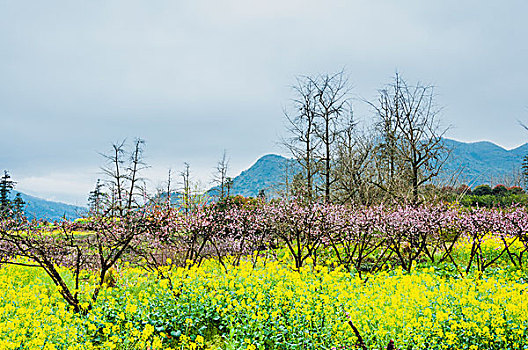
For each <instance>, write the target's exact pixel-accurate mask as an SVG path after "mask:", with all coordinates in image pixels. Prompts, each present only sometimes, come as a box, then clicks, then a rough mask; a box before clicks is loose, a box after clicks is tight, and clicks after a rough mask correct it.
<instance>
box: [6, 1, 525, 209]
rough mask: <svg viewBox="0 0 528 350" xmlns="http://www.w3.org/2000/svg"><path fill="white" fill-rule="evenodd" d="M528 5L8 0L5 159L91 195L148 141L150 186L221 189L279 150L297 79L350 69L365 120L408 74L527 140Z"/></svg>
mask: <svg viewBox="0 0 528 350" xmlns="http://www.w3.org/2000/svg"><path fill="white" fill-rule="evenodd" d="M526 13H528V2H526V1H514V0H512V1H500V2H499V1H481V0H480V1H470V0H468V1H452V0H444V1H423V0H415V1H410V0H400V1H389V0H362V1H359V0H358V1H355V0H326V1H312V0H266V1H262V0H257V1H253V0H187V1H180V0H171V1H163V0H156V1H152V0H144V1H136V0H119V1H117V0H91V1H66V0H63V1H55V0H48V1H39V0H33V1H30V0H26V1H24V0H22V1H21V0H0V123H1V124H0V125H1V126H0V135H1V136H0V150H1V151H0V170H8V171H9V172H10V174H11V175H12V177H13V179H14V180H15V181H17V183H18V184H17V189H18V190H20V191H22V192H25V193H27V194H31V195H36V196H39V197H42V198H45V199H51V200H57V201H62V202H66V203H71V204H78V205H86V198H87V196H88V193H89V191H91V190H92V189H93V187H94V185H95V182H96V179H97V178H101V177H102V174H101V171H100V167H101V166H102V165H104V159H103V158H102V156H101V153H107V152H108V151H110V149H111V146H112V144H113V143H116V142H120V141H122V140H124V139H127V140H129V141H133V140H134V138H137V137H140V138H142V139H144V140H145V141H146V148H145V153H144V155H145V161H146V162H147V163H148V164H149V165H150V166H151V167H150V168H149V169H148V171H147V173H146V174H145V176H146V177H148V178H149V179H150V180H149V186H150V187H151V188H156V187H158V186H162V184H163V182H164V181H165V180H166V178H167V173H168V170H169V169H172V171H173V172H174V173H176V174H177V173H178V172H179V171H181V170H182V169H183V164H184V162H188V163H189V164H190V169H191V172H192V174H193V178H194V180H195V181H197V182H199V183H200V186H202V187H203V188H207V187H209V186H210V181H211V178H212V175H211V174H212V172H213V169H214V168H215V166H216V163H217V162H218V160H219V159H220V158H221V157H222V153H223V151H224V150H225V151H226V154H227V156H228V158H229V164H230V175H231V176H236V175H238V174H239V173H240V171H242V170H244V169H247V168H248V167H250V166H251V165H252V164H253V163H254V162H255V161H256V160H257V159H258V158H259V157H260V156H262V155H265V154H269V153H277V154H283V155H288V154H287V152H286V151H285V150H284V149H283V148H282V147H281V146H280V138H281V136H283V135H284V130H285V118H284V113H283V112H284V109H285V108H287V106H288V105H289V101H290V100H291V99H292V98H293V97H294V93H293V91H292V88H291V86H292V85H293V84H294V83H295V79H296V77H297V76H302V75H315V74H324V73H333V72H336V71H339V70H341V69H344V70H345V72H346V74H347V76H348V78H349V81H350V83H351V85H352V90H351V98H352V99H353V106H354V110H355V115H356V116H357V117H358V118H359V119H362V120H363V121H364V122H365V123H368V122H369V121H370V120H372V117H373V113H372V111H371V110H369V108H367V107H366V106H365V103H364V100H371V101H372V100H375V99H376V96H377V91H378V89H380V88H382V87H383V86H384V85H386V84H388V83H390V82H391V79H392V77H393V76H394V74H395V73H396V72H398V73H399V74H401V75H402V77H403V78H404V79H405V80H406V81H407V82H408V83H411V84H413V83H416V82H421V83H423V84H431V85H434V86H435V89H436V90H435V91H436V94H437V95H436V103H437V104H438V105H439V106H441V107H442V111H441V114H440V118H441V120H442V124H443V125H444V126H445V127H447V126H449V131H448V132H447V134H446V136H447V137H450V138H454V139H457V140H461V141H480V140H488V141H492V142H494V143H497V144H499V145H501V146H503V147H505V148H508V149H510V148H514V147H516V146H519V145H520V144H523V143H525V142H527V141H528V132H527V131H526V130H524V129H522V128H521V127H520V126H519V123H518V121H519V120H521V121H524V122H526V123H528V98H527V97H528V96H527V93H528V85H527V84H526V82H525V79H526V77H528V65H527V64H526V62H528V46H527V45H526V38H527V37H528V22H527V21H526Z"/></svg>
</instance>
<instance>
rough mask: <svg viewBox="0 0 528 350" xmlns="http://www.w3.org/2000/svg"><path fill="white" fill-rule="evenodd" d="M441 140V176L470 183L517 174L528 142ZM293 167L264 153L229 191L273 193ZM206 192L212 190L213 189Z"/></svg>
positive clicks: (492, 181)
mask: <svg viewBox="0 0 528 350" xmlns="http://www.w3.org/2000/svg"><path fill="white" fill-rule="evenodd" d="M445 143H446V146H447V147H448V148H450V149H451V150H452V151H451V154H450V156H449V158H448V160H447V162H446V163H445V164H444V168H443V172H442V175H441V176H442V178H443V179H444V180H446V181H447V180H448V179H450V178H452V177H454V178H456V179H457V180H458V182H459V183H467V184H470V185H471V186H475V185H479V184H484V183H489V184H491V185H493V184H497V183H507V182H508V181H510V180H511V179H512V178H513V177H514V176H518V175H519V173H520V169H521V165H522V159H523V157H524V156H525V155H527V154H528V143H527V144H524V145H522V146H519V147H517V148H515V149H512V150H506V149H504V148H502V147H500V146H498V145H496V144H494V143H492V142H487V141H483V142H471V143H466V142H460V141H455V140H450V139H445ZM295 169H298V165H296V163H295V161H294V160H292V159H287V158H285V157H282V156H279V155H274V154H269V155H265V156H263V157H262V158H260V159H259V160H257V162H256V163H255V164H254V165H252V166H251V167H250V168H249V169H248V170H245V171H243V172H242V173H241V174H240V175H239V176H237V177H235V178H234V179H233V187H232V190H231V194H232V195H237V194H240V195H243V196H247V197H249V196H251V197H255V196H257V195H258V193H259V191H260V190H261V189H263V190H265V192H266V194H267V195H269V196H272V197H273V196H274V195H276V193H277V192H278V191H280V189H281V184H283V183H284V181H285V174H286V172H287V171H288V172H290V174H292V173H294V172H295ZM290 178H291V176H290ZM209 192H210V193H215V192H216V189H215V188H213V189H211V190H209Z"/></svg>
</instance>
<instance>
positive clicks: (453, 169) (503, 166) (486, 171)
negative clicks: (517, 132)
mask: <svg viewBox="0 0 528 350" xmlns="http://www.w3.org/2000/svg"><path fill="white" fill-rule="evenodd" d="M445 144H446V146H447V147H448V148H450V149H452V151H451V154H450V157H449V158H448V160H447V162H446V163H445V164H444V166H443V170H442V173H441V175H440V178H443V179H446V180H445V181H447V179H449V178H456V179H457V180H458V183H466V184H469V185H470V186H472V187H474V186H475V185H479V184H485V183H488V184H490V185H494V184H497V183H504V182H506V180H508V178H512V177H514V176H518V175H519V174H520V172H521V166H522V160H523V158H524V157H525V156H526V155H528V143H526V144H524V145H521V146H519V147H517V148H514V149H511V150H506V149H504V148H502V147H500V146H498V145H496V144H494V143H492V142H488V141H481V142H471V143H467V142H460V141H456V140H451V139H445ZM299 170H300V169H299V165H298V164H297V163H296V161H295V160H293V159H288V158H285V157H283V156H280V155H276V154H267V155H265V156H262V157H261V158H259V159H258V160H257V161H256V162H255V163H254V164H253V165H252V166H250V167H249V168H248V169H247V170H244V171H242V172H241V173H240V174H239V175H238V176H236V177H235V178H233V184H232V187H231V189H230V194H231V195H242V196H244V197H256V196H257V195H258V194H259V192H260V191H261V190H263V191H264V193H265V194H266V196H267V197H268V198H272V197H277V196H279V195H280V193H281V191H282V190H283V189H284V186H285V182H286V181H291V179H292V175H293V174H295V173H296V172H298V171H299ZM287 174H288V176H286V175H287ZM287 178H288V180H287ZM215 192H217V188H216V187H213V188H211V189H210V190H208V191H207V194H208V195H210V196H214V194H215ZM16 193H17V192H14V193H13V196H14V195H16ZM21 196H22V199H23V200H24V201H25V202H26V203H27V208H26V213H27V215H28V217H29V218H37V219H46V220H50V221H53V220H61V219H63V218H66V219H75V218H78V217H81V216H82V215H83V214H85V213H86V210H87V209H86V208H83V207H79V206H74V205H69V204H65V203H59V202H53V201H47V200H44V199H41V198H37V197H33V196H29V195H26V194H23V193H21ZM177 198H179V195H178V194H177V193H175V194H174V200H177Z"/></svg>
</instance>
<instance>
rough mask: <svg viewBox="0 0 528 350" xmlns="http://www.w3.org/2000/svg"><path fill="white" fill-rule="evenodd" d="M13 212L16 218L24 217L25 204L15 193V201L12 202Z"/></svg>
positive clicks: (18, 194)
mask: <svg viewBox="0 0 528 350" xmlns="http://www.w3.org/2000/svg"><path fill="white" fill-rule="evenodd" d="M12 205H13V212H14V214H15V215H16V216H17V217H19V218H20V217H23V216H24V208H25V206H26V202H24V200H23V199H22V196H21V195H20V193H17V194H16V196H15V199H14V200H13V204H12Z"/></svg>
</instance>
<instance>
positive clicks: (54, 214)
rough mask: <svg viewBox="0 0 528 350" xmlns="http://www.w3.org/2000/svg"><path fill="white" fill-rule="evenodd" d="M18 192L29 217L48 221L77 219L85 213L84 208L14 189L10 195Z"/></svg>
mask: <svg viewBox="0 0 528 350" xmlns="http://www.w3.org/2000/svg"><path fill="white" fill-rule="evenodd" d="M17 193H20V197H22V199H23V200H24V202H26V208H25V210H24V211H25V213H26V216H27V217H28V218H29V219H45V220H48V221H59V220H62V219H64V218H66V219H68V220H72V219H77V218H79V217H81V216H82V215H83V214H85V213H86V208H83V207H79V206H75V205H70V204H65V203H60V202H53V201H47V200H44V199H42V198H38V197H33V196H30V195H27V194H24V193H22V192H17V191H14V192H13V193H12V196H13V197H14V196H16V194H17Z"/></svg>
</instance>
